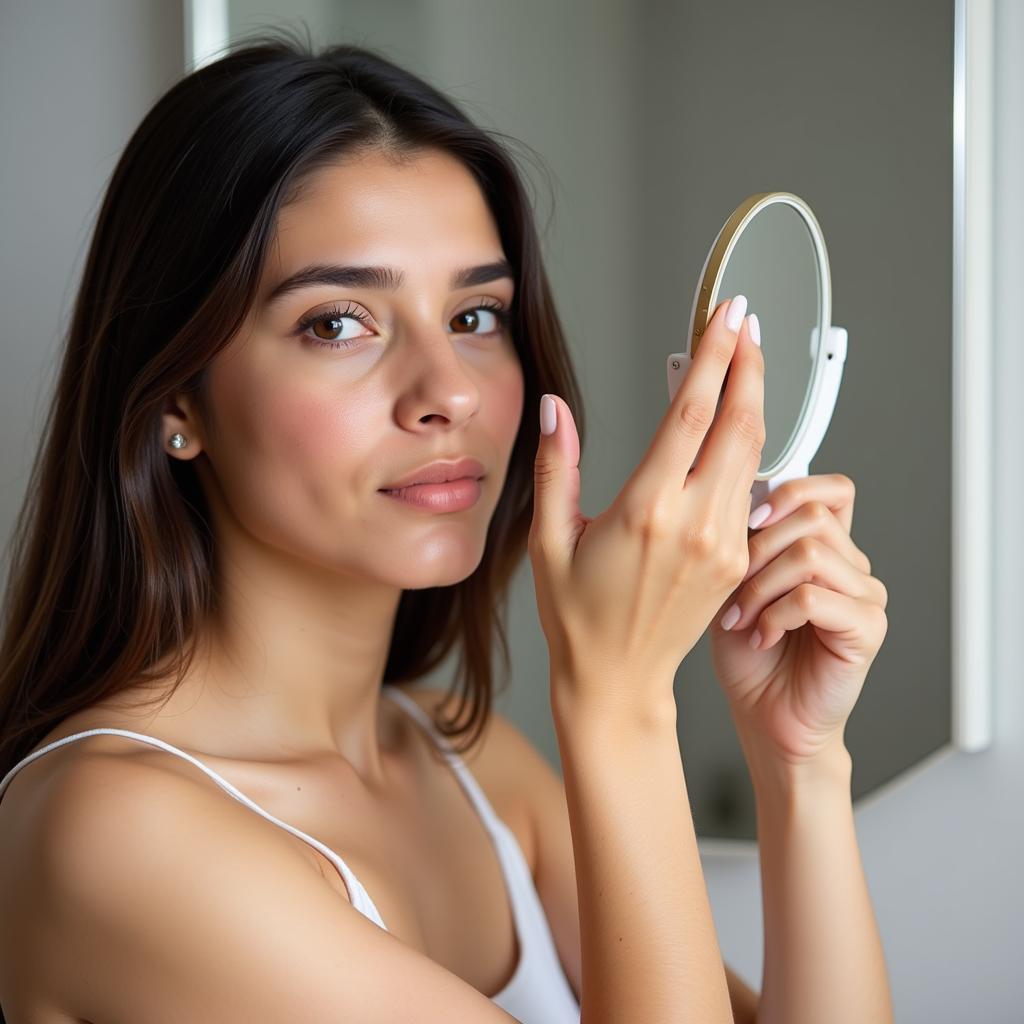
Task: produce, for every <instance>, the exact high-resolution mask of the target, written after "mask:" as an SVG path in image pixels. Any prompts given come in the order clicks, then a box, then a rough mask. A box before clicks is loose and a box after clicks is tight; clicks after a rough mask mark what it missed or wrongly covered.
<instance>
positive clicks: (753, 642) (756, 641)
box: [750, 629, 761, 651]
mask: <svg viewBox="0 0 1024 1024" xmlns="http://www.w3.org/2000/svg"><path fill="white" fill-rule="evenodd" d="M760 643H761V631H760V630H758V629H755V630H754V632H753V633H751V634H750V646H751V647H753V648H754V650H755V651H756V650H757V648H758V647H759V646H760Z"/></svg>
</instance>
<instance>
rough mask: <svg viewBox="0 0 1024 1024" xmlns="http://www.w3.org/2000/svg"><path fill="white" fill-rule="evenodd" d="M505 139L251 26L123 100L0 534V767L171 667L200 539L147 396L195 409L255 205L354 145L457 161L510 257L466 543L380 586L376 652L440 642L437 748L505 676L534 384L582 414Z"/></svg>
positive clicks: (195, 600)
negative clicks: (500, 484) (153, 98)
mask: <svg viewBox="0 0 1024 1024" xmlns="http://www.w3.org/2000/svg"><path fill="white" fill-rule="evenodd" d="M506 139H508V137H507V136H504V135H502V134H501V133H499V132H497V131H494V130H492V129H485V128H481V127H478V126H477V125H475V124H473V123H472V122H471V121H470V120H469V118H468V117H467V116H466V115H465V114H464V113H463V112H462V110H460V109H459V107H457V106H456V105H455V104H454V103H453V102H452V101H451V100H450V99H448V98H446V97H445V96H444V95H443V94H442V93H441V92H440V91H439V90H438V89H436V88H435V87H433V86H432V85H430V84H429V83H427V82H426V81H424V80H423V79H421V78H419V77H417V76H416V75H414V74H412V73H410V72H409V71H406V70H403V69H402V68H401V67H398V66H397V65H396V64H394V63H392V62H391V61H390V60H388V59H386V58H385V57H384V56H382V55H381V54H379V53H375V52H373V51H371V50H368V49H365V48H363V47H359V46H354V45H334V46H329V47H327V48H325V49H323V50H322V51H321V52H319V53H315V52H314V51H313V48H312V46H311V44H310V43H309V42H308V40H306V41H303V40H300V39H298V38H289V37H288V34H287V33H283V34H280V35H279V34H275V33H274V32H269V33H268V32H261V33H260V34H259V35H258V36H256V37H249V38H248V39H247V40H245V41H244V45H242V46H240V47H239V48H236V49H235V50H234V51H233V52H230V53H228V54H227V55H226V56H223V57H221V58H220V59H218V60H216V61H213V62H212V63H208V64H206V65H205V66H203V67H201V68H199V69H198V70H195V71H193V72H191V73H190V74H187V75H186V76H185V77H183V78H182V79H181V80H180V81H179V82H177V83H176V84H175V85H174V86H173V87H172V88H171V89H169V90H168V91H167V92H166V93H165V94H164V95H163V96H162V97H161V98H160V99H159V100H158V101H157V103H156V104H155V105H154V106H153V108H152V109H151V110H150V111H149V113H148V114H147V115H146V116H145V118H144V119H143V120H142V123H141V124H140V125H139V126H138V128H137V129H136V131H135V133H134V134H133V135H132V137H131V139H130V140H129V142H128V145H127V147H126V148H125V150H124V153H123V154H122V155H121V158H120V160H119V161H118V163H117V166H116V167H115V169H114V172H113V175H112V177H111V180H110V183H109V186H108V188H107V190H106V193H105V196H104V199H103V203H102V206H101V209H100V212H99V216H98V219H97V223H96V228H95V231H94V234H93V236H92V240H91V244H90V247H89V253H88V257H87V259H86V263H85V267H84V271H83V276H82V280H81V284H80V287H79V290H78V294H77V298H76V301H75V305H74V310H73V313H72V318H71V322H70V325H69V329H68V332H67V336H66V344H65V347H64V349H63V353H62V362H61V366H60V372H59V378H58V381H57V385H56V390H55V395H54V398H53V402H52V404H51V406H50V407H49V410H48V414H47V417H46V421H45V423H44V428H43V437H42V440H41V443H40V446H39V449H38V452H37V454H36V457H35V461H34V463H33V467H32V472H31V476H30V479H29V485H28V491H27V494H26V497H25V501H24V504H23V506H22V508H21V511H20V514H19V516H18V519H17V521H16V524H15V530H14V534H13V536H12V538H11V541H10V547H9V556H10V573H9V577H8V580H7V585H6V590H5V595H4V609H3V622H2V638H0V777H2V776H3V775H4V774H5V773H6V772H7V771H8V770H9V769H10V768H11V767H13V765H14V764H15V763H16V762H17V761H19V760H21V758H23V757H24V756H25V755H26V754H27V753H28V752H29V751H30V750H31V749H32V748H33V747H34V746H35V745H36V744H37V743H38V742H39V740H40V739H41V738H42V737H44V736H45V735H47V733H48V732H50V731H51V730H52V729H53V728H55V727H56V726H57V725H58V724H59V723H60V722H61V721H62V720H63V719H64V718H65V717H67V716H68V715H70V714H73V713H74V712H76V711H78V710H80V709H83V708H86V707H88V706H89V705H91V704H93V703H96V702H98V701H102V700H105V699H107V698H110V697H112V696H114V695H115V694H117V693H118V692H119V691H121V690H124V689H126V688H127V687H128V686H129V685H133V684H137V683H145V684H147V686H148V685H149V684H156V683H164V682H166V680H167V679H168V678H169V677H170V675H172V674H173V675H175V678H174V679H173V681H172V685H171V687H170V688H169V689H167V688H165V689H166V698H169V697H170V695H171V694H172V693H173V691H174V689H175V688H176V687H177V686H178V685H179V684H180V683H181V681H182V679H183V678H184V676H185V673H186V672H187V670H188V667H189V665H190V663H191V660H192V657H193V655H194V653H195V639H196V632H197V629H196V627H197V625H198V624H199V623H200V622H201V621H202V619H203V617H204V616H205V615H207V614H208V613H209V612H211V611H212V610H213V609H214V608H215V600H216V595H215V592H214V586H213V583H214V574H213V571H212V570H213V564H214V563H213V555H214V549H213V538H212V534H211V530H210V526H209V523H208V514H207V508H206V502H205V499H204V496H203V493H202V491H201V489H200V486H199V481H198V479H197V476H196V473H195V470H194V467H193V466H192V464H191V462H188V461H180V460H177V459H169V458H168V457H167V455H166V452H165V450H164V446H163V441H162V411H163V408H164V405H165V400H166V399H167V397H168V396H170V395H173V394H175V393H179V392H181V391H188V392H189V393H191V394H192V395H193V398H194V401H195V402H196V404H197V405H198V407H199V408H200V410H203V409H204V405H203V399H204V391H205V382H206V369H207V367H208V366H209V365H210V363H211V362H212V360H213V359H214V357H215V356H216V354H217V352H218V351H219V350H221V349H222V348H224V346H225V345H227V343H228V342H229V341H230V339H231V338H232V336H233V335H234V334H235V333H236V332H237V331H238V330H239V328H240V327H241V325H242V323H243V321H244V319H245V317H246V313H247V310H248V309H249V308H250V307H251V304H252V303H253V302H254V301H255V299H256V295H257V287H258V282H259V280H260V275H261V270H262V268H263V265H264V258H265V254H266V250H267V247H268V244H269V243H270V241H271V239H272V237H273V232H274V229H275V224H276V221H277V216H278V213H279V211H280V210H281V209H282V207H283V206H285V205H286V204H288V203H290V202H293V201H295V200H296V199H297V198H298V197H299V196H300V195H301V193H302V188H303V185H304V183H305V182H306V180H307V178H308V177H309V175H310V174H311V173H312V172H313V171H315V170H317V169H318V168H321V167H323V166H324V165H325V164H327V163H329V162H333V161H336V160H337V159H339V158H340V157H341V156H343V155H344V154H347V153H350V152H353V151H355V150H356V149H360V150H364V149H366V148H376V149H378V150H381V151H384V152H386V153H388V154H391V155H393V156H394V157H395V158H396V159H400V158H403V157H405V156H412V155H414V154H415V153H416V152H417V151H419V150H422V149H424V148H425V147H436V148H440V149H442V150H444V151H446V152H447V153H449V154H451V155H453V156H455V157H457V158H458V159H460V160H461V161H462V162H463V164H465V166H466V167H467V168H468V169H469V170H470V171H471V172H472V174H473V175H474V177H475V179H476V181H477V182H478V183H479V185H480V188H481V189H482V191H483V194H484V196H485V197H486V201H487V203H488V205H489V207H490V209H491V211H492V213H493V216H494V218H495V220H496V222H497V226H498V229H499V232H500V237H501V241H502V245H503V248H504V250H505V254H506V256H507V258H508V260H509V262H510V263H511V264H512V266H513V268H514V272H515V279H516V293H515V301H514V304H513V309H512V314H513V320H512V327H511V330H512V334H513V339H514V342H515V345H516V350H517V352H518V355H519V358H520V360H521V364H522V368H523V376H524V391H525V394H524V406H523V408H524V414H523V417H522V422H521V426H520V430H519V434H518V436H517V438H516V441H515V445H514V448H513V452H512V455H511V459H510V461H509V466H508V472H507V478H506V481H505V485H504V490H503V492H502V495H501V498H500V500H499V502H498V505H497V507H496V509H495V512H494V515H493V517H492V521H491V522H490V524H489V527H488V533H487V541H486V549H485V552H484V555H483V559H482V561H481V563H480V565H479V566H478V567H477V568H476V570H475V571H474V572H473V573H472V574H471V575H470V576H469V577H468V578H467V579H465V580H463V581H462V582H460V583H457V584H454V585H452V586H445V587H433V588H426V589H419V590H406V591H404V592H403V593H402V596H401V599H400V602H399V605H398V611H397V616H396V620H395V626H394V630H393V634H392V639H391V646H390V650H389V653H388V658H387V664H386V668H385V672H384V681H385V682H391V681H403V682H405V681H412V680H415V679H417V678H419V677H422V676H423V675H425V674H426V673H428V672H429V671H430V670H431V669H433V668H434V667H435V666H437V665H438V664H440V662H441V661H443V660H444V658H445V657H446V655H447V654H448V652H449V651H450V650H451V649H452V647H453V645H455V644H456V642H460V644H461V646H460V651H459V667H458V671H457V673H456V675H455V678H454V680H453V683H452V687H451V690H450V691H449V694H448V696H449V697H452V696H457V697H458V708H457V710H456V712H455V715H454V716H453V717H452V718H451V719H445V720H437V719H435V721H436V722H437V724H438V726H439V728H440V729H441V730H442V731H443V732H444V733H445V734H446V735H447V736H449V737H450V738H457V737H461V736H463V735H464V734H466V733H470V736H469V739H468V741H467V742H466V743H465V744H464V745H462V746H456V749H457V750H459V752H460V753H465V751H466V750H468V749H469V748H470V747H471V746H472V745H473V744H474V743H475V742H476V740H477V738H478V737H479V735H480V733H482V731H483V729H484V727H485V726H486V723H487V719H488V716H489V714H490V709H491V704H492V700H493V697H494V694H495V692H500V691H501V690H503V689H504V687H505V686H507V684H508V676H509V652H508V643H507V639H506V635H505V629H504V625H503V617H504V614H503V613H504V610H505V608H506V607H507V589H508V583H509V580H510V578H511V576H512V574H513V572H514V570H515V568H516V567H517V565H518V563H519V562H520V560H521V559H522V557H523V555H524V554H525V552H526V539H527V535H528V532H529V526H530V521H531V519H532V506H533V460H534V455H535V452H536V448H537V442H538V430H539V424H538V416H537V408H538V403H539V401H540V396H541V395H542V394H544V393H545V392H554V393H556V394H558V395H560V396H561V397H562V398H563V399H565V401H566V402H567V403H568V404H569V406H570V407H571V408H572V410H573V413H574V415H575V417H576V423H577V427H578V430H579V432H580V437H581V441H582V438H583V433H584V419H583V408H582V403H581V400H580V394H579V388H578V383H577V380H576V377H575V373H574V370H573V368H572V365H571V362H570V358H569V354H568V350H567V347H566V344H565V340H564V336H563V331H562V327H561V324H560V322H559V318H558V315H557V313H556V311H555V306H554V302H553V300H552V296H551V290H550V287H549V284H548V280H547V276H546V273H545V271H544V268H543V265H542V261H541V252H540V244H539V238H538V234H537V230H536V227H535V223H534V215H533V211H532V209H531V205H530V200H529V197H528V195H527V193H526V189H525V184H526V181H527V179H524V178H522V177H521V176H520V172H519V170H518V167H517V165H516V163H515V160H514V157H513V155H512V152H511V149H509V148H506V146H505V145H504V144H503V141H502V140H506ZM512 141H515V140H512ZM495 632H497V635H498V638H499V640H500V648H501V655H502V665H503V673H504V680H503V682H502V684H501V687H500V689H499V690H498V691H496V689H495V686H494V681H493V673H492V664H491V656H492V642H493V639H492V638H493V634H494V633H495ZM158 696H159V694H158ZM467 706H468V707H469V709H470V713H469V716H468V718H466V719H465V720H464V721H463V722H462V723H461V725H460V724H459V723H458V719H459V718H460V716H462V715H463V712H464V711H465V709H466V707H467Z"/></svg>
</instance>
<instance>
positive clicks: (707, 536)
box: [684, 522, 720, 561]
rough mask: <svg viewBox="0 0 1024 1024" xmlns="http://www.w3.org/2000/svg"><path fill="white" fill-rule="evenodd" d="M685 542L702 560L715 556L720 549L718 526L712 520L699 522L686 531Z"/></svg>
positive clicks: (688, 548) (689, 549)
mask: <svg viewBox="0 0 1024 1024" xmlns="http://www.w3.org/2000/svg"><path fill="white" fill-rule="evenodd" d="M684 544H685V546H686V548H687V550H688V551H691V552H693V554H695V555H697V556H698V557H699V558H701V559H702V560H704V561H706V560H708V559H712V558H714V557H715V556H716V555H717V554H718V551H719V547H720V545H719V535H718V528H717V527H716V526H715V525H714V524H712V523H710V522H702V523H697V524H695V525H693V526H691V527H690V528H689V529H688V530H687V531H686V536H685V538H684Z"/></svg>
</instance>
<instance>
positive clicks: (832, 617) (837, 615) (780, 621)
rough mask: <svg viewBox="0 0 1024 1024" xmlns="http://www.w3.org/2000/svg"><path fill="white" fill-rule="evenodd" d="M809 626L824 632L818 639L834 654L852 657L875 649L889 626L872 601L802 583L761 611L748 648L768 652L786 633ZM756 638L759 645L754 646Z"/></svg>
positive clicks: (882, 612)
mask: <svg viewBox="0 0 1024 1024" xmlns="http://www.w3.org/2000/svg"><path fill="white" fill-rule="evenodd" d="M808 623H810V624H811V625H813V626H817V627H818V628H819V629H820V630H823V631H824V633H825V635H824V636H822V634H821V633H819V634H818V635H819V638H820V639H821V640H822V642H823V643H825V645H826V646H827V647H828V648H829V649H830V650H831V651H832V652H833V653H835V654H836V655H839V656H843V655H849V656H850V657H851V658H856V657H858V656H859V655H861V654H862V653H863V652H864V651H865V650H867V649H871V650H877V648H878V646H880V645H881V639H882V637H884V635H885V631H886V628H887V625H888V623H887V620H886V616H885V612H884V611H883V610H882V609H881V608H879V606H878V605H877V604H875V603H874V602H869V601H862V600H860V599H859V598H856V597H850V595H849V594H839V593H837V592H836V591H834V590H828V589H826V588H824V587H819V586H816V585H815V584H813V583H801V584H800V586H799V587H796V588H795V589H794V590H791V591H790V592H789V593H788V594H786V595H785V597H782V598H780V599H779V600H778V601H776V602H775V603H774V604H771V605H769V606H768V607H767V608H765V609H764V611H763V612H761V614H760V615H759V616H758V619H757V623H756V626H757V628H756V629H755V630H754V632H753V633H751V634H750V640H751V646H752V647H754V649H755V650H760V651H764V650H767V649H768V648H769V647H773V646H774V645H775V644H776V643H778V642H779V640H781V639H782V637H783V636H784V635H785V634H786V633H788V632H792V631H793V630H795V629H799V628H800V627H801V626H804V625H807V624H808ZM758 634H759V637H758ZM755 638H758V639H759V640H760V642H759V643H757V644H755V643H754V640H755Z"/></svg>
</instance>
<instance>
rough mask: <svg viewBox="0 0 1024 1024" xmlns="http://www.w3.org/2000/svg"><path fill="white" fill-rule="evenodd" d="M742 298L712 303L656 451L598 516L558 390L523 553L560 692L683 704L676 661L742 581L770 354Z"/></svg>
mask: <svg viewBox="0 0 1024 1024" xmlns="http://www.w3.org/2000/svg"><path fill="white" fill-rule="evenodd" d="M730 305H732V306H733V317H729V318H728V322H727V314H728V310H729V306H730ZM746 305H747V303H746V299H745V298H744V297H743V296H736V297H735V298H734V299H732V301H731V303H730V302H728V301H726V302H723V303H721V304H720V305H719V306H718V308H717V309H716V310H715V314H714V316H713V317H712V319H711V321H710V323H709V324H708V327H707V330H706V331H705V332H704V335H703V337H702V339H701V343H700V345H699V346H698V348H697V353H696V355H695V356H694V361H693V364H692V366H691V367H690V370H689V373H688V374H687V376H686V379H685V380H684V381H683V384H682V386H681V387H680V388H679V390H678V392H677V393H676V396H675V398H674V399H673V401H672V403H671V404H670V405H669V408H668V411H667V412H666V414H665V416H664V418H663V419H662V421H661V424H660V426H659V428H658V430H657V432H656V434H655V436H654V439H653V441H652V442H651V445H650V447H649V448H648V450H647V453H646V454H645V456H644V458H643V459H642V460H641V462H640V464H639V465H638V466H637V468H636V469H635V470H634V472H633V473H632V475H631V476H630V477H629V479H628V480H627V481H626V484H625V486H624V487H623V488H622V490H621V491H620V492H619V494H618V495H617V497H616V498H615V500H614V501H613V502H612V504H611V505H610V506H609V507H608V509H607V510H606V511H604V512H603V513H601V515H599V516H596V517H589V516H585V515H583V513H582V512H581V511H580V508H579V494H580V475H579V458H580V446H579V436H578V434H577V433H576V427H575V423H574V422H573V418H572V413H571V412H570V410H569V407H568V406H567V405H566V404H565V402H563V401H562V399H561V398H559V397H557V396H552V399H553V401H554V402H555V403H556V408H557V425H556V429H555V431H554V433H552V434H550V435H544V434H543V433H542V434H541V439H540V444H539V447H538V451H537V456H536V461H535V464H534V488H535V490H534V511H533V522H532V525H531V527H530V534H529V541H528V552H529V556H530V561H531V563H532V565H533V577H534V585H535V588H536V594H537V608H538V613H539V615H540V620H541V627H542V629H543V631H544V635H545V637H546V638H547V642H548V651H549V656H550V660H551V665H550V668H551V678H552V687H553V693H552V697H553V699H561V698H563V697H565V698H569V699H571V701H572V702H573V705H574V706H579V705H580V704H581V703H582V705H584V706H596V707H598V708H600V709H609V710H610V709H628V710H633V711H635V710H636V708H637V706H638V702H639V705H640V706H641V707H643V708H644V709H648V708H653V705H652V704H651V703H650V702H654V703H655V704H657V705H664V704H665V703H666V702H672V706H673V708H674V698H673V694H672V683H673V680H674V678H675V673H676V670H677V669H678V667H679V664H680V662H681V661H682V660H683V658H684V657H685V656H686V655H687V654H688V653H689V651H690V650H691V648H692V647H693V646H694V645H695V644H696V643H697V641H698V640H699V639H700V637H701V634H702V633H703V632H704V630H705V629H706V628H707V626H708V624H709V623H710V622H711V619H712V618H713V617H714V615H715V613H716V612H717V611H718V610H719V609H720V608H721V606H722V603H723V602H724V601H725V599H726V598H727V597H728V596H729V595H730V594H731V593H732V592H733V591H734V590H735V589H736V587H737V586H738V585H739V584H740V583H741V582H742V580H743V577H744V575H745V573H746V571H747V566H748V564H749V553H748V549H747V536H748V534H747V519H748V517H749V515H750V498H751V493H750V492H751V486H752V484H753V480H754V475H755V474H756V472H757V468H758V466H759V464H760V459H761V450H762V448H763V446H764V440H765V425H764V360H763V357H762V353H761V349H760V348H759V347H758V345H756V344H755V343H754V342H753V340H752V339H751V336H750V332H749V331H750V329H749V319H748V318H744V317H743V314H744V313H745V312H746ZM737 319H738V320H739V321H740V322H739V323H737V322H736V320H737ZM737 329H738V330H737ZM730 367H731V370H730ZM727 370H728V371H730V372H729V380H728V383H727V386H726V390H725V392H724V394H723V395H722V410H721V413H722V414H721V415H720V416H716V415H715V413H716V405H717V403H718V398H719V395H720V394H721V393H722V383H723V380H724V378H725V375H726V371H727ZM709 430H710V432H709ZM705 440H706V443H704V442H705ZM702 443H703V448H702V447H701V445H702ZM698 453H699V455H700V461H699V465H697V466H694V462H695V460H696V457H697V455H698ZM555 689H557V690H558V692H554V691H555Z"/></svg>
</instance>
